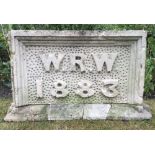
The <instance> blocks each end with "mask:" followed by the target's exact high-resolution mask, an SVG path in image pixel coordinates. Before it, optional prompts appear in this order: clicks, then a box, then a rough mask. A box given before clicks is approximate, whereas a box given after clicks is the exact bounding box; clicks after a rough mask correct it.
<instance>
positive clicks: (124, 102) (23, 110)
mask: <svg viewBox="0 0 155 155" xmlns="http://www.w3.org/2000/svg"><path fill="white" fill-rule="evenodd" d="M146 35H147V33H146V32H145V31H11V32H10V48H11V54H12V55H11V68H12V88H13V89H12V90H13V102H14V104H13V105H12V106H11V107H10V110H9V111H8V114H7V116H6V117H5V120H6V121H26V120H71V119H92V120H94V119H124V120H130V119H150V118H151V113H150V111H149V107H147V106H145V105H143V89H144V76H145V51H146ZM105 103H106V104H105Z"/></svg>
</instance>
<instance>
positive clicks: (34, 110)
mask: <svg viewBox="0 0 155 155" xmlns="http://www.w3.org/2000/svg"><path fill="white" fill-rule="evenodd" d="M142 109H143V110H142ZM151 117H152V115H151V112H150V109H149V107H148V106H146V105H142V108H141V110H138V109H137V107H136V105H125V104H120V105H117V104H86V105H84V104H77V105H76V104H64V105H61V104H54V105H28V106H23V107H15V106H14V105H12V106H11V107H10V109H9V111H8V114H7V115H6V117H5V121H17V122H18V121H43V120H72V119H87V120H105V119H107V120H143V119H151Z"/></svg>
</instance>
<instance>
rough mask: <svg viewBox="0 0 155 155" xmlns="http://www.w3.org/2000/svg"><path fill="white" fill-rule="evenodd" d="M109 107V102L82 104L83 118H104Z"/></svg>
mask: <svg viewBox="0 0 155 155" xmlns="http://www.w3.org/2000/svg"><path fill="white" fill-rule="evenodd" d="M110 108H111V105H110V104H86V105H85V106H84V115H83V119H88V120H97V119H106V118H107V115H108V112H109V110H110Z"/></svg>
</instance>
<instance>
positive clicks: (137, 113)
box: [5, 30, 152, 121]
mask: <svg viewBox="0 0 155 155" xmlns="http://www.w3.org/2000/svg"><path fill="white" fill-rule="evenodd" d="M9 36H10V38H9V42H10V49H11V70H12V73H11V74H12V91H13V104H12V105H11V107H10V108H9V111H8V114H7V116H6V117H5V120H6V121H26V120H36V121H37V120H70V119H81V118H82V119H123V120H131V119H137V120H140V119H150V118H151V117H152V115H151V113H150V110H149V107H148V106H147V105H145V104H144V103H143V91H144V77H145V59H146V55H145V54H146V37H147V33H146V32H145V31H143V30H128V31H73V30H70V31H68V30H65V31H55V30H50V31H47V30H37V31H33V30H12V31H11V32H10V35H9ZM73 42H74V43H76V44H78V45H83V46H87V45H88V46H89V44H91V45H93V46H105V45H106V46H107V45H109V46H111V45H119V44H120V42H121V44H124V45H130V46H131V57H130V66H129V76H128V77H129V80H128V104H125V105H124V104H106V103H105V104H104V103H103V104H79V105H74V104H70V105H65V104H64V105H59V104H58V105H28V104H27V100H28V96H27V77H26V75H25V72H24V71H25V70H26V64H25V63H26V62H25V60H24V59H23V57H22V55H23V54H24V51H25V46H27V45H51V44H54V45H59V46H64V45H66V44H72V43H73ZM21 62H23V63H22V64H21ZM63 109H66V113H64V111H63Z"/></svg>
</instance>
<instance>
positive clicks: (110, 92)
mask: <svg viewBox="0 0 155 155" xmlns="http://www.w3.org/2000/svg"><path fill="white" fill-rule="evenodd" d="M102 83H103V85H104V88H102V89H101V92H102V94H103V95H105V96H107V97H115V96H117V95H118V94H119V93H118V91H117V90H116V87H117V85H118V80H112V79H107V80H103V81H102Z"/></svg>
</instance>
